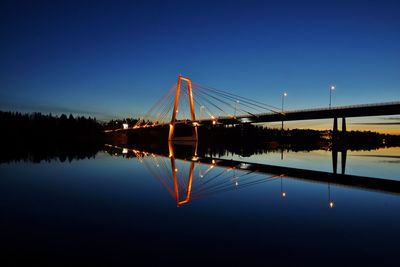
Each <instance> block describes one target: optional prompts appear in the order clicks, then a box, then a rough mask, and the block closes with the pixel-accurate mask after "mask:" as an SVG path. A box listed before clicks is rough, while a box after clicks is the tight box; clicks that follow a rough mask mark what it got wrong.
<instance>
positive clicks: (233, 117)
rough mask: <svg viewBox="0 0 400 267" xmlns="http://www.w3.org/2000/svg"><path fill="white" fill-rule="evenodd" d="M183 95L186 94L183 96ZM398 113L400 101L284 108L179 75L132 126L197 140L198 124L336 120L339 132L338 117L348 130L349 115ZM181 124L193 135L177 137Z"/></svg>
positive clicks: (178, 138) (335, 127)
mask: <svg viewBox="0 0 400 267" xmlns="http://www.w3.org/2000/svg"><path fill="white" fill-rule="evenodd" d="M181 94H182V95H184V97H183V98H182V99H181V97H180V96H181ZM180 99H181V101H180ZM197 109H198V112H196V110H197ZM396 114H400V102H389V103H377V104H368V105H355V106H343V107H332V108H331V107H329V108H320V109H305V110H294V111H284V109H283V105H282V109H278V108H276V107H274V106H271V105H268V104H264V103H262V102H259V101H256V100H252V99H249V98H247V97H241V96H238V95H235V94H232V93H229V92H225V91H221V90H217V89H214V88H210V87H206V86H203V85H200V84H196V83H193V82H192V81H191V80H190V79H189V78H185V77H183V76H179V78H178V82H177V84H176V85H174V86H173V87H172V88H171V89H170V90H169V91H168V93H167V94H166V95H164V97H163V98H162V99H160V100H159V101H158V102H157V103H156V104H155V105H154V106H153V107H152V108H151V109H150V110H149V112H148V113H147V114H146V115H145V116H144V117H143V118H141V120H139V121H138V122H137V123H136V125H135V126H133V129H140V128H147V127H160V126H161V127H162V126H164V125H165V126H167V127H169V137H168V140H197V139H198V137H197V136H198V135H197V126H199V125H215V124H223V125H234V124H243V123H261V122H278V121H282V122H283V121H296V120H313V119H333V120H334V121H333V132H334V133H336V132H337V131H338V126H337V125H338V123H337V119H338V118H342V131H344V132H345V131H346V118H349V117H367V116H380V115H396ZM178 124H186V125H191V126H192V133H191V135H189V136H184V137H182V136H181V137H177V136H175V127H176V125H178ZM129 130H130V129H129Z"/></svg>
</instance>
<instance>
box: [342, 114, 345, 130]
mask: <svg viewBox="0 0 400 267" xmlns="http://www.w3.org/2000/svg"><path fill="white" fill-rule="evenodd" d="M342 132H343V133H345V132H346V118H345V117H343V118H342Z"/></svg>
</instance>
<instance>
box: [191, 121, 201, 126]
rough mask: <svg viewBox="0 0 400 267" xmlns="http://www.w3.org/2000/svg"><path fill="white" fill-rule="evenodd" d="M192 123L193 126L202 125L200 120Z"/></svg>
mask: <svg viewBox="0 0 400 267" xmlns="http://www.w3.org/2000/svg"><path fill="white" fill-rule="evenodd" d="M192 124H193V126H199V125H200V124H199V123H198V122H193V123H192Z"/></svg>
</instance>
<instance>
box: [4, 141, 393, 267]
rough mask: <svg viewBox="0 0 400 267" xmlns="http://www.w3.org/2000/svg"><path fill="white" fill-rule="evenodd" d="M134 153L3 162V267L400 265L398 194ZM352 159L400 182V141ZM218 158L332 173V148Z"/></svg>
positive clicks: (361, 170) (362, 169)
mask: <svg viewBox="0 0 400 267" xmlns="http://www.w3.org/2000/svg"><path fill="white" fill-rule="evenodd" d="M135 152H136V153H134V152H133V151H132V150H128V149H121V150H120V151H119V150H118V149H115V150H114V151H112V152H110V151H109V152H106V151H101V152H98V153H97V155H96V157H95V158H90V159H83V160H72V161H71V162H68V161H66V162H60V161H58V160H53V161H50V162H44V161H42V162H41V163H32V162H14V163H4V164H0V174H1V179H0V215H1V220H0V244H1V254H2V257H0V262H1V266H15V265H21V264H24V265H25V266H44V265H52V266H60V265H67V266H80V265H85V266H97V265H107V266H116V265H124V266H134V265H145V266H165V265H168V264H173V265H175V266H176V265H186V266H191V265H203V266H208V265H222V264H225V265H228V264H229V265H244V266H247V265H260V266H268V265H270V266H310V265H314V266H359V265H368V266H371V265H372V266H398V257H397V256H398V253H399V249H400V248H399V240H400V227H399V226H400V195H399V194H393V193H387V192H384V191H375V190H370V189H368V190H367V189H365V188H360V187H357V186H343V185H339V184H336V183H324V182H315V181H309V180H307V179H299V178H294V177H288V176H286V175H284V174H281V175H280V174H279V173H278V174H277V173H275V174H267V173H264V174H261V173H257V172H253V171H251V170H248V171H246V170H245V169H246V168H247V166H249V165H246V164H242V165H241V166H242V167H243V170H239V169H238V168H227V167H219V165H218V159H216V160H215V162H216V163H215V164H212V163H211V164H202V163H199V162H197V161H196V160H197V159H194V161H183V160H180V159H178V158H176V159H174V160H172V159H171V158H168V157H161V156H157V155H155V154H143V153H141V152H139V151H135ZM205 156H210V155H205ZM346 156H347V157H346V168H345V173H346V174H350V175H358V176H368V177H375V178H379V179H390V180H396V181H400V175H399V174H400V149H399V148H387V149H379V150H374V151H347V154H346ZM220 158H221V159H226V160H227V161H226V162H228V163H229V161H230V160H237V161H242V162H253V163H262V164H268V165H277V166H284V167H293V168H301V169H307V170H315V171H323V172H328V173H332V172H333V164H332V152H330V151H322V150H316V151H311V152H291V151H284V152H283V153H281V152H280V151H276V152H269V153H263V154H259V155H253V156H250V157H245V158H243V157H240V156H238V155H233V154H226V155H225V156H222V157H220ZM337 158H338V159H337V172H338V173H341V152H338V157H337ZM221 162H222V161H221ZM172 164H174V165H172ZM174 175H175V180H174Z"/></svg>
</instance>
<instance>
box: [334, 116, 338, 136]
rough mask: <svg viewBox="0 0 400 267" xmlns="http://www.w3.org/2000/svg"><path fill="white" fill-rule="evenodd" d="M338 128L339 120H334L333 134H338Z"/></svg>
mask: <svg viewBox="0 0 400 267" xmlns="http://www.w3.org/2000/svg"><path fill="white" fill-rule="evenodd" d="M337 132H338V126H337V118H336V117H335V118H333V134H337Z"/></svg>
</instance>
